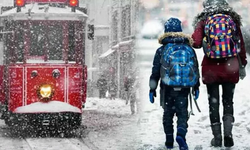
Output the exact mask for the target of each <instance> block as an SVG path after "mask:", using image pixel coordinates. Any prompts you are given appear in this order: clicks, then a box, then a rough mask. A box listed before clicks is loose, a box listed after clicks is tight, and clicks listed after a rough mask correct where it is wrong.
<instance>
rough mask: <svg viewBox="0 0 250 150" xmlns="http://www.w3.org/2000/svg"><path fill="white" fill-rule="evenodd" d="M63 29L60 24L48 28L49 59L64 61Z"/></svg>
mask: <svg viewBox="0 0 250 150" xmlns="http://www.w3.org/2000/svg"><path fill="white" fill-rule="evenodd" d="M62 41H63V27H62V24H60V23H55V24H53V25H49V26H48V43H49V45H48V59H49V60H62V50H63V43H62Z"/></svg>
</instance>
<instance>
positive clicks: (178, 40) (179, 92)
mask: <svg viewBox="0 0 250 150" xmlns="http://www.w3.org/2000/svg"><path fill="white" fill-rule="evenodd" d="M159 43H160V44H162V46H161V47H160V48H158V49H157V51H156V54H155V56H154V61H153V67H152V74H151V76H150V82H149V86H150V93H149V98H150V102H151V103H154V97H156V88H157V86H158V82H159V80H160V78H161V73H160V70H161V66H162V64H161V56H162V52H163V50H164V48H165V46H167V45H168V44H173V43H174V44H186V45H189V46H192V43H193V40H192V39H191V37H190V36H188V35H186V34H184V33H182V28H181V21H180V20H179V19H177V18H170V19H169V20H168V21H167V22H166V23H165V33H164V34H163V35H162V36H161V37H160V38H159ZM194 53H195V52H194ZM196 63H197V65H196V67H197V69H198V62H197V58H196ZM199 86H200V83H199V79H198V82H197V83H196V84H195V86H194V88H193V90H194V94H195V99H197V98H198V96H199ZM189 94H190V88H178V89H176V88H174V87H172V86H168V85H166V84H164V83H163V79H161V81H160V100H161V106H162V108H163V109H164V114H163V127H164V132H165V135H166V142H165V145H166V147H167V148H168V149H172V148H173V146H174V135H173V133H174V128H173V117H174V115H175V114H176V116H177V118H178V120H177V136H176V141H177V143H178V144H179V148H180V149H182V150H188V145H187V143H186V133H187V128H188V123H187V122H188V110H187V108H188V95H189Z"/></svg>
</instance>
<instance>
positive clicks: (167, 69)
mask: <svg viewBox="0 0 250 150" xmlns="http://www.w3.org/2000/svg"><path fill="white" fill-rule="evenodd" d="M160 73H161V80H162V83H164V84H166V85H169V86H173V87H187V88H188V87H193V86H194V85H195V84H196V83H197V81H198V78H199V70H198V63H197V58H196V54H195V52H194V50H193V49H192V48H191V47H190V46H189V45H186V44H167V45H166V46H165V47H164V49H163V52H162V56H161V71H160Z"/></svg>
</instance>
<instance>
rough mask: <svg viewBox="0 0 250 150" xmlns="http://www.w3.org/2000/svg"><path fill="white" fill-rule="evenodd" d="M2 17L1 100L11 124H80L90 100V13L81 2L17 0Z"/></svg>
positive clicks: (6, 120) (8, 123) (0, 52)
mask: <svg viewBox="0 0 250 150" xmlns="http://www.w3.org/2000/svg"><path fill="white" fill-rule="evenodd" d="M14 3H15V6H14V7H12V8H9V9H8V10H4V11H2V14H1V15H0V21H1V23H0V24H2V32H1V33H2V34H1V39H0V40H1V41H0V101H1V104H2V105H3V106H4V109H3V111H2V119H4V121H5V123H6V124H7V125H10V126H14V127H15V126H16V127H18V126H27V125H34V126H40V125H41V126H56V127H59V126H61V127H64V128H66V127H70V128H77V127H79V126H80V124H81V121H82V106H83V104H84V103H85V101H86V88H87V87H86V80H87V67H86V65H85V59H84V58H85V39H86V27H87V26H86V20H87V15H86V13H84V12H83V11H80V9H78V5H79V4H78V0H14Z"/></svg>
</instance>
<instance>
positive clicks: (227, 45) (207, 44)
mask: <svg viewBox="0 0 250 150" xmlns="http://www.w3.org/2000/svg"><path fill="white" fill-rule="evenodd" d="M204 32H205V37H204V39H203V49H204V52H205V55H206V56H207V57H209V58H213V59H220V58H227V57H234V56H237V43H236V42H237V40H235V39H236V36H235V35H236V24H235V23H234V21H233V20H232V18H231V17H230V16H229V15H225V14H215V15H212V16H210V17H208V19H207V20H206V25H205V29H204Z"/></svg>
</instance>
